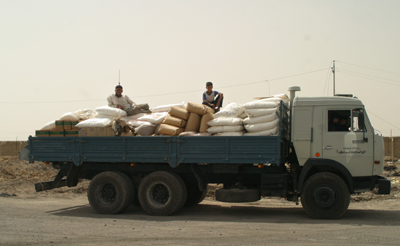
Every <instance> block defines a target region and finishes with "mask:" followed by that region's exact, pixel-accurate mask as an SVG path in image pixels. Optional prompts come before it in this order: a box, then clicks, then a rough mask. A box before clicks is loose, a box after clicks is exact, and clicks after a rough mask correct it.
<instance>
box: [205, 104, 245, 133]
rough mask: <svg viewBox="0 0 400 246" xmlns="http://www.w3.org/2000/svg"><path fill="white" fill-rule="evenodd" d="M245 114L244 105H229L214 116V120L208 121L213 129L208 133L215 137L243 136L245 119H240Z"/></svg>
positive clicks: (209, 129)
mask: <svg viewBox="0 0 400 246" xmlns="http://www.w3.org/2000/svg"><path fill="white" fill-rule="evenodd" d="M243 112H244V107H243V105H240V104H237V103H230V104H228V105H227V106H226V107H225V108H223V109H222V110H221V111H219V112H218V113H216V114H215V115H214V119H213V120H210V121H208V125H209V126H211V127H210V128H208V129H207V131H208V132H209V133H212V134H213V135H215V136H241V135H243V133H244V127H243V119H242V118H240V117H239V116H242V114H243Z"/></svg>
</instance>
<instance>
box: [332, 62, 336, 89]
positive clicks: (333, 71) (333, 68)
mask: <svg viewBox="0 0 400 246" xmlns="http://www.w3.org/2000/svg"><path fill="white" fill-rule="evenodd" d="M331 69H332V73H333V96H335V95H336V91H335V74H336V71H335V69H336V68H335V60H333V67H332V68H331Z"/></svg>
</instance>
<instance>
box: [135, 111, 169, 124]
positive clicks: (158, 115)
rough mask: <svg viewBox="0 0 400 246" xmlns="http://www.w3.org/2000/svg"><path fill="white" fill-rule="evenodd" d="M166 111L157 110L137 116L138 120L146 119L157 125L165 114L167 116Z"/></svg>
mask: <svg viewBox="0 0 400 246" xmlns="http://www.w3.org/2000/svg"><path fill="white" fill-rule="evenodd" d="M167 114H168V112H158V113H152V114H149V115H145V116H142V117H140V118H138V120H139V121H148V122H150V123H153V124H155V125H159V124H161V123H162V122H163V120H164V118H165V116H167Z"/></svg>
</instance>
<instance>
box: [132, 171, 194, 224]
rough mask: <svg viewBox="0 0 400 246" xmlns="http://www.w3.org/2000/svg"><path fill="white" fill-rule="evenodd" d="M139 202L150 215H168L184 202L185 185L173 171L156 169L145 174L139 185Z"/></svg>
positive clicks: (177, 209) (176, 210)
mask: <svg viewBox="0 0 400 246" xmlns="http://www.w3.org/2000/svg"><path fill="white" fill-rule="evenodd" d="M138 194H139V202H140V205H141V206H142V208H143V209H144V211H146V212H147V213H148V214H151V215H159V216H164V215H170V214H173V213H176V212H178V211H179V210H180V209H181V208H182V207H183V205H184V204H185V202H186V196H187V192H186V186H185V183H184V182H183V180H182V179H181V178H180V177H179V176H178V175H177V174H175V173H171V172H164V171H158V172H153V173H150V174H149V175H147V176H146V177H145V178H144V179H143V180H142V182H140V185H139V192H138Z"/></svg>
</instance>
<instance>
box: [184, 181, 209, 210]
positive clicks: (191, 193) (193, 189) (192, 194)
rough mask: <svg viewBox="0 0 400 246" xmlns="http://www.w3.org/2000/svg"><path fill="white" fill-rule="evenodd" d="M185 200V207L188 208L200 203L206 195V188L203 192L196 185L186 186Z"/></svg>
mask: <svg viewBox="0 0 400 246" xmlns="http://www.w3.org/2000/svg"><path fill="white" fill-rule="evenodd" d="M186 187H187V199H186V203H185V206H186V207H190V206H194V205H197V204H199V203H201V202H202V201H203V200H204V198H205V197H206V195H207V192H208V190H207V188H206V189H205V190H203V191H200V189H199V186H198V185H197V184H187V185H186Z"/></svg>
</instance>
